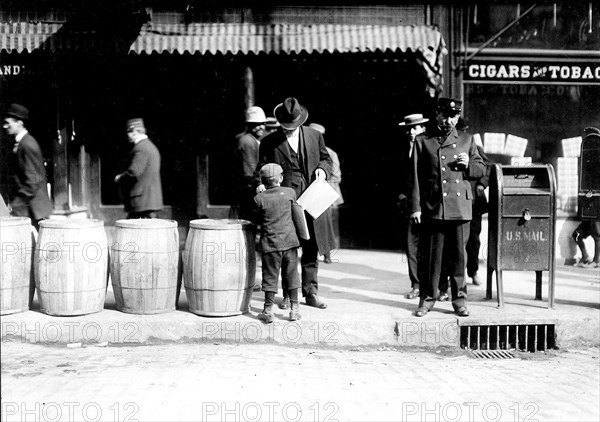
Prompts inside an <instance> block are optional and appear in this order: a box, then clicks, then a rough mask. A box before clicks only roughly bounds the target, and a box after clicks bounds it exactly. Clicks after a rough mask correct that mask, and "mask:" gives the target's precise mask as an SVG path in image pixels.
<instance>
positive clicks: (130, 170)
mask: <svg viewBox="0 0 600 422" xmlns="http://www.w3.org/2000/svg"><path fill="white" fill-rule="evenodd" d="M126 131H127V137H128V139H129V142H130V143H131V144H132V148H131V152H130V153H129V162H128V165H127V169H126V170H125V171H124V172H123V173H121V174H118V175H117V176H115V182H116V183H117V184H118V185H119V188H120V191H121V195H122V197H123V202H124V204H125V211H126V212H127V218H156V217H157V214H158V212H159V211H160V210H161V209H162V208H163V194H162V184H161V180H160V152H158V149H157V148H156V146H155V145H154V144H153V143H152V141H150V139H149V138H148V135H146V127H145V126H144V121H143V120H142V119H139V118H137V119H130V120H128V121H127V123H126Z"/></svg>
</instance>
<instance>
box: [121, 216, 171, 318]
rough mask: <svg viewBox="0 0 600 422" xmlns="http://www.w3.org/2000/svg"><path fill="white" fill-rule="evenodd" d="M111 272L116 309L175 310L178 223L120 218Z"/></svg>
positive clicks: (140, 312)
mask: <svg viewBox="0 0 600 422" xmlns="http://www.w3.org/2000/svg"><path fill="white" fill-rule="evenodd" d="M110 251H111V258H110V275H111V279H112V284H113V291H114V293H115V300H116V302H117V309H118V310H120V311H123V312H127V313H131V314H159V313H163V312H170V311H174V310H175V307H176V304H177V297H178V292H179V289H178V287H179V283H178V267H179V232H178V231H177V222H176V221H172V220H160V219H136V220H118V221H117V222H116V223H115V238H114V243H113V244H112V246H111V248H110Z"/></svg>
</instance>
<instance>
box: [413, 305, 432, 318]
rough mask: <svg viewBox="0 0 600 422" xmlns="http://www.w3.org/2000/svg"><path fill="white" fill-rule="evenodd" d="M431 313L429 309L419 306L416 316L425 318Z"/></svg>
mask: <svg viewBox="0 0 600 422" xmlns="http://www.w3.org/2000/svg"><path fill="white" fill-rule="evenodd" d="M428 312H429V308H427V307H425V306H419V307H418V308H417V310H416V311H415V316H418V317H424V316H425V315H427V313H428Z"/></svg>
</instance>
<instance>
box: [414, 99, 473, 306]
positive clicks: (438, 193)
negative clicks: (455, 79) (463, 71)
mask: <svg viewBox="0 0 600 422" xmlns="http://www.w3.org/2000/svg"><path fill="white" fill-rule="evenodd" d="M461 105H462V102H461V101H459V100H454V99H450V98H440V99H439V101H438V106H437V111H436V123H437V125H436V126H435V127H433V128H430V129H429V130H427V131H426V132H425V133H423V134H421V135H418V136H417V137H416V139H415V145H414V148H413V166H414V170H413V176H414V183H413V189H412V196H411V205H412V214H411V219H412V220H413V222H414V223H416V224H420V225H421V233H420V239H419V249H420V256H421V257H422V259H421V261H420V262H419V281H420V300H419V307H418V308H417V310H416V312H415V315H416V316H419V317H422V316H425V315H426V314H427V313H428V312H429V311H430V310H431V309H433V307H434V305H435V302H436V300H437V292H438V287H439V286H438V283H439V279H440V276H441V274H442V263H443V262H444V261H446V258H447V265H446V268H447V271H448V276H449V277H450V285H451V289H452V306H453V308H454V311H455V312H456V314H457V315H459V316H468V315H469V310H468V308H467V286H466V282H465V246H466V243H467V240H468V238H469V221H470V220H471V219H472V213H473V204H472V203H473V192H472V188H471V185H470V183H469V180H473V179H478V178H480V177H481V176H483V174H484V170H485V167H484V164H483V160H482V159H481V157H480V156H479V153H478V152H477V148H476V146H475V142H474V140H473V137H472V136H471V135H469V134H467V133H465V132H459V131H457V130H456V124H457V123H458V118H459V116H460V112H461Z"/></svg>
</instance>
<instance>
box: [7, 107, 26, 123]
mask: <svg viewBox="0 0 600 422" xmlns="http://www.w3.org/2000/svg"><path fill="white" fill-rule="evenodd" d="M5 114H6V117H14V118H15V119H17V120H27V117H29V110H27V108H25V107H23V106H22V105H21V104H11V105H10V106H8V110H7V111H6V113H5Z"/></svg>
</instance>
